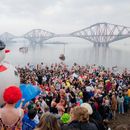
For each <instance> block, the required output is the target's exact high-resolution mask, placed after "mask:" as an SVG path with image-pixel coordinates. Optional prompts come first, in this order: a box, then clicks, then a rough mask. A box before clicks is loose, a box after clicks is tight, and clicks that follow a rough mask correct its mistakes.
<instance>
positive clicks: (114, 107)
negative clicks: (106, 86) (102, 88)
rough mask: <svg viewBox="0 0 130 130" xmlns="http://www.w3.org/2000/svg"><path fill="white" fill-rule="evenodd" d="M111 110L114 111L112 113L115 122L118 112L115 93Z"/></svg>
mask: <svg viewBox="0 0 130 130" xmlns="http://www.w3.org/2000/svg"><path fill="white" fill-rule="evenodd" d="M111 109H112V112H113V119H114V120H115V118H116V111H117V98H116V93H115V92H113V93H112V100H111Z"/></svg>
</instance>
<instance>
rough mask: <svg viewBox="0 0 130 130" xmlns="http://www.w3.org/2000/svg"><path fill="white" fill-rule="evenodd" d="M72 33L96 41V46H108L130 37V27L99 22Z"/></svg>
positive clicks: (74, 35)
mask: <svg viewBox="0 0 130 130" xmlns="http://www.w3.org/2000/svg"><path fill="white" fill-rule="evenodd" d="M70 35H71V36H73V37H80V38H84V39H86V40H88V41H90V42H92V43H94V46H105V47H107V46H108V45H109V44H110V43H112V42H115V41H118V40H121V39H125V38H128V37H130V27H126V26H121V25H115V24H110V23H97V24H94V25H92V26H90V27H87V28H85V29H82V30H79V31H76V32H73V33H71V34H70Z"/></svg>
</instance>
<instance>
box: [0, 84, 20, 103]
mask: <svg viewBox="0 0 130 130" xmlns="http://www.w3.org/2000/svg"><path fill="white" fill-rule="evenodd" d="M3 98H4V101H5V102H6V103H7V104H16V103H17V102H18V101H19V100H20V99H21V98H22V92H21V90H20V88H18V87H16V86H10V87H8V88H6V89H5V91H4V94H3Z"/></svg>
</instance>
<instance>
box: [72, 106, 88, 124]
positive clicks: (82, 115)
mask: <svg viewBox="0 0 130 130" xmlns="http://www.w3.org/2000/svg"><path fill="white" fill-rule="evenodd" d="M71 114H73V115H74V117H75V118H76V120H78V121H79V122H88V121H89V114H88V110H87V109H86V108H84V107H80V106H76V107H74V108H73V109H72V112H71Z"/></svg>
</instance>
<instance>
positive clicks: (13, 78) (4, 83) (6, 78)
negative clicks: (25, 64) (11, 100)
mask: <svg viewBox="0 0 130 130" xmlns="http://www.w3.org/2000/svg"><path fill="white" fill-rule="evenodd" d="M0 65H2V66H4V67H6V68H7V69H6V70H4V71H2V72H0V104H2V103H4V100H3V92H4V90H5V89H6V88H8V87H9V86H12V85H15V86H18V87H19V85H20V78H19V75H18V72H17V70H16V69H15V68H14V67H13V66H12V65H11V64H9V63H7V62H3V63H0Z"/></svg>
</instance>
